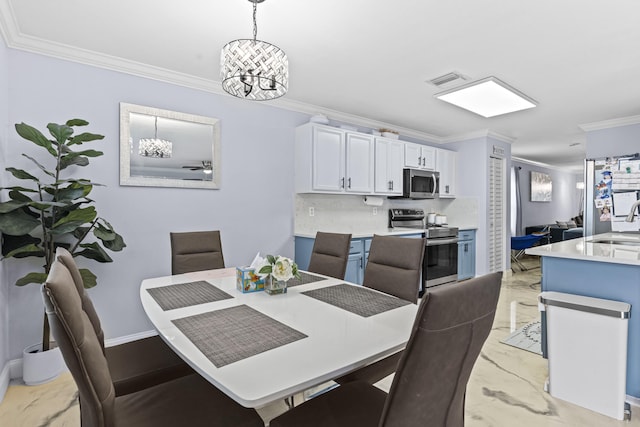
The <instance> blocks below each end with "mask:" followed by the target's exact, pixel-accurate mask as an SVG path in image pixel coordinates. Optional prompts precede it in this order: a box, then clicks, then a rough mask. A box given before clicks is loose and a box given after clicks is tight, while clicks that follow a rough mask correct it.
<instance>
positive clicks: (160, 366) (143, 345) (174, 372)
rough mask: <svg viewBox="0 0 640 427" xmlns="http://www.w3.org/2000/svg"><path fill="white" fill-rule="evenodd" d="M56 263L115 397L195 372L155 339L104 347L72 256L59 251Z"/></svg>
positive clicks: (159, 340)
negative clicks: (70, 288) (66, 274)
mask: <svg viewBox="0 0 640 427" xmlns="http://www.w3.org/2000/svg"><path fill="white" fill-rule="evenodd" d="M56 259H57V260H58V261H60V262H61V263H62V264H63V265H64V266H65V267H66V268H67V270H69V274H71V277H72V279H73V284H74V285H75V287H76V290H77V292H78V295H79V296H80V301H81V303H82V309H83V310H84V312H85V313H86V314H87V317H88V318H89V321H90V323H91V326H92V327H93V330H94V331H95V333H96V336H97V338H98V342H99V344H100V347H101V348H102V352H103V353H104V356H105V358H106V360H107V365H108V366H109V371H110V372H111V380H112V382H113V386H114V389H115V393H116V396H121V395H124V394H129V393H133V392H136V391H139V390H142V389H145V388H149V387H152V386H154V385H156V384H160V383H162V382H165V381H169V380H173V379H176V378H179V377H182V376H185V375H188V374H192V373H193V372H194V371H193V370H192V369H191V368H190V367H189V365H187V364H186V363H185V362H184V361H183V360H182V359H181V358H180V357H179V356H178V355H177V354H176V353H175V352H174V351H173V350H171V349H170V348H169V346H167V345H166V344H165V343H164V341H162V339H161V338H160V337H159V336H157V335H156V336H152V337H147V338H143V339H139V340H135V341H129V342H127V343H124V344H119V345H115V346H111V347H105V346H104V332H103V330H102V325H101V323H100V318H99V317H98V313H97V312H96V310H95V307H94V306H93V302H92V301H91V299H90V298H89V295H88V294H87V292H86V291H85V289H84V283H83V280H82V276H81V274H80V270H79V269H78V265H77V264H76V262H75V260H74V259H73V256H72V255H71V253H69V251H67V250H66V249H64V248H62V247H58V248H57V249H56Z"/></svg>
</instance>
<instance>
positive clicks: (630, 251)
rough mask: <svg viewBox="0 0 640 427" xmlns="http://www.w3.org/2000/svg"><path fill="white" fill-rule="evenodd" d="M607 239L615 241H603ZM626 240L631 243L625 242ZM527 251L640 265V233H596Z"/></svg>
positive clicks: (540, 254) (543, 254) (557, 256)
mask: <svg viewBox="0 0 640 427" xmlns="http://www.w3.org/2000/svg"><path fill="white" fill-rule="evenodd" d="M606 240H610V241H615V242H613V243H611V242H603V241H606ZM625 242H628V243H630V244H624V243H625ZM525 253H526V254H527V255H538V256H548V257H555V258H568V259H576V260H584V261H599V262H608V263H613V264H627V265H638V266H640V234H638V233H603V234H596V235H595V236H589V237H583V238H578V239H571V240H565V241H563V242H558V243H552V244H550V245H543V246H534V247H532V248H529V249H527V250H526V251H525Z"/></svg>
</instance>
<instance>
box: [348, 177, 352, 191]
mask: <svg viewBox="0 0 640 427" xmlns="http://www.w3.org/2000/svg"><path fill="white" fill-rule="evenodd" d="M348 185H349V188H351V177H349V184H348Z"/></svg>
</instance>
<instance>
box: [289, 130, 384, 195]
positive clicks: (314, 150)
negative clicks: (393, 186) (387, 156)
mask: <svg viewBox="0 0 640 427" xmlns="http://www.w3.org/2000/svg"><path fill="white" fill-rule="evenodd" d="M373 150H374V149H373V137H372V136H370V135H366V134H360V133H350V132H345V131H344V130H341V129H337V128H334V127H331V126H323V125H318V124H307V125H303V126H300V127H298V128H297V129H296V147H295V186H296V192H298V193H344V192H348V193H355V194H371V193H372V192H373V160H374V151H373Z"/></svg>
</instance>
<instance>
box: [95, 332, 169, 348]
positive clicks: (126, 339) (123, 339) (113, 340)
mask: <svg viewBox="0 0 640 427" xmlns="http://www.w3.org/2000/svg"><path fill="white" fill-rule="evenodd" d="M154 335H158V332H157V331H155V330H153V329H152V330H150V331H143V332H138V333H137V334H132V335H125V336H123V337H118V338H111V339H108V340H104V346H105V347H113V346H114V345H120V344H124V343H127V342H130V341H135V340H141V339H143V338H149V337H152V336H154Z"/></svg>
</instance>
